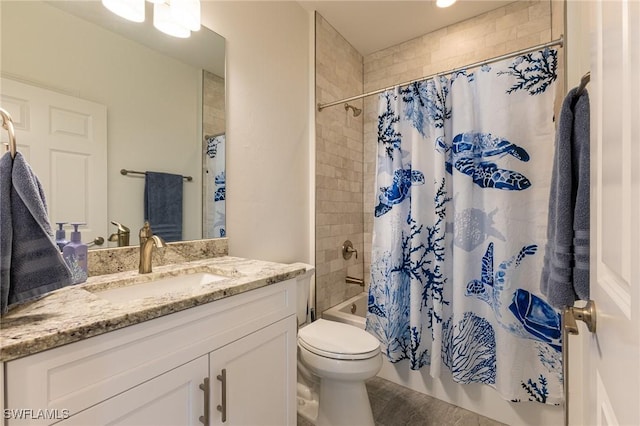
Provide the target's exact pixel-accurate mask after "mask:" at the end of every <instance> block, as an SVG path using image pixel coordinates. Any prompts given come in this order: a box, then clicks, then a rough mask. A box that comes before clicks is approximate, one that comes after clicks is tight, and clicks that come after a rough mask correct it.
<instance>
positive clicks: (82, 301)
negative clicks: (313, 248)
mask: <svg viewBox="0 0 640 426" xmlns="http://www.w3.org/2000/svg"><path fill="white" fill-rule="evenodd" d="M306 266H307V265H305V264H302V263H295V264H290V265H287V264H280V263H272V262H265V261H258V260H249V259H243V258H238V257H229V256H223V257H216V258H211V259H205V260H197V261H193V262H186V263H180V264H175V265H166V266H157V267H154V271H153V272H152V273H150V274H144V275H141V274H139V273H138V271H126V272H120V273H115V274H109V275H101V276H95V277H90V278H89V279H88V280H87V282H85V283H83V284H79V285H76V286H69V287H65V288H62V289H59V290H56V291H53V292H51V293H49V294H47V295H45V296H43V297H41V298H39V299H37V300H34V301H31V302H27V303H25V304H22V305H19V306H16V307H15V308H13V309H11V310H10V311H9V313H8V314H7V315H5V316H4V317H2V318H1V319H0V362H2V361H10V360H12V359H16V358H20V357H24V356H27V355H31V354H34V353H37V352H41V351H44V350H47V349H52V348H55V347H58V346H62V345H64V344H67V343H72V342H76V341H79V340H82V339H86V338H88V337H92V336H97V335H100V334H103V333H106V332H109V331H113V330H117V329H120V328H123V327H126V326H129V325H134V324H138V323H140V322H143V321H147V320H150V319H153V318H157V317H160V316H163V315H167V314H171V313H173V312H178V311H182V310H184V309H189V308H192V307H194V306H198V305H202V304H205V303H209V302H213V301H214V300H219V299H223V298H225V297H229V296H233V295H236V294H240V293H243V292H245V291H249V290H253V289H256V288H260V287H264V286H267V285H270V284H275V283H278V282H281V281H285V280H288V279H290V278H294V277H296V276H298V275H301V274H303V273H304V272H305V270H306ZM195 272H209V273H212V274H217V275H223V276H224V277H228V278H225V279H222V280H220V281H216V282H213V283H210V284H204V285H200V286H199V287H196V288H190V289H186V290H180V291H178V290H176V291H174V290H172V291H171V292H170V293H164V294H162V295H157V296H149V297H145V298H141V299H134V300H128V301H124V302H118V303H115V302H114V303H112V302H110V301H109V300H107V299H106V298H101V297H100V296H99V294H100V293H99V292H100V290H104V289H107V288H109V289H111V288H114V287H122V286H128V285H133V284H139V283H144V282H148V281H152V280H156V279H159V278H164V277H170V276H177V275H181V274H188V273H195Z"/></svg>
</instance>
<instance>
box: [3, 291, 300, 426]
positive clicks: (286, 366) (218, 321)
mask: <svg viewBox="0 0 640 426" xmlns="http://www.w3.org/2000/svg"><path fill="white" fill-rule="evenodd" d="M295 291H296V282H295V280H288V281H284V282H281V283H277V284H273V285H269V286H265V287H262V288H259V289H255V290H251V291H247V292H244V293H242V294H239V295H235V296H232V297H227V298H224V299H221V300H218V301H215V302H211V303H208V304H205V305H201V306H197V307H194V308H191V309H187V310H184V311H180V312H177V313H174V314H170V315H166V316H163V317H159V318H156V319H153V320H149V321H146V322H143V323H139V324H137V325H134V326H130V327H126V328H123V329H120V330H116V331H112V332H109V333H105V334H101V335H99V336H96V337H92V338H89V339H85V340H82V341H79V342H76V343H71V344H68V345H65V346H61V347H58V348H55V349H50V350H47V351H44V352H40V353H37V354H34V355H31V356H27V357H24V358H20V359H17V360H13V361H9V362H7V363H6V364H5V366H6V377H5V380H6V389H7V393H6V402H7V404H6V407H5V408H6V409H8V410H12V409H13V410H16V409H26V410H27V411H25V412H23V414H26V416H25V415H22V416H21V417H22V418H17V417H18V416H12V418H10V419H6V420H5V422H6V425H8V426H13V425H23V424H37V425H43V424H54V423H58V424H59V425H61V426H62V425H64V426H68V425H102V424H117V425H136V426H138V425H200V424H203V423H206V424H210V425H217V424H221V425H222V424H223V425H241V424H251V425H278V426H280V425H295V422H296V406H295V392H296V342H295V339H296V316H295V307H296V306H295V303H296V294H295ZM223 371H224V373H223ZM223 375H224V376H225V379H226V380H224V383H223V381H222V380H218V376H220V378H221V379H222V376H223ZM205 379H208V387H207V386H205V383H206V382H205ZM223 391H224V392H223ZM207 395H208V399H206V396H207ZM223 400H224V401H223ZM218 406H220V407H219V408H218ZM207 408H208V411H207ZM28 410H31V412H30V411H28ZM223 411H226V412H225V413H224V414H226V419H225V420H226V421H225V422H222V414H223ZM35 414H38V415H40V417H39V418H33V415H35ZM47 417H48V418H47ZM66 417H68V418H66ZM207 422H208V423H207Z"/></svg>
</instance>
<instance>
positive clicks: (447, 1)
mask: <svg viewBox="0 0 640 426" xmlns="http://www.w3.org/2000/svg"><path fill="white" fill-rule="evenodd" d="M455 2H456V0H436V6H438V7H449V6H451V5H452V4H454V3H455Z"/></svg>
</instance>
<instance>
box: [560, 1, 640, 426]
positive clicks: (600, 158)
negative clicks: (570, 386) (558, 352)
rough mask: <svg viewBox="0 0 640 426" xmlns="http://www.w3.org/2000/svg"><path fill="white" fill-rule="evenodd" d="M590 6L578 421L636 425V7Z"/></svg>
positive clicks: (639, 58)
mask: <svg viewBox="0 0 640 426" xmlns="http://www.w3.org/2000/svg"><path fill="white" fill-rule="evenodd" d="M591 4H592V7H593V10H592V16H593V19H594V23H593V24H594V25H593V27H592V30H593V31H592V35H593V37H592V43H593V45H592V65H591V76H592V78H591V84H590V86H589V92H590V95H591V115H592V117H591V129H592V130H591V131H592V135H591V153H592V154H591V155H592V157H591V160H592V169H591V170H592V175H591V182H592V210H591V211H592V221H591V224H592V226H591V241H592V246H593V248H592V255H591V271H592V272H591V299H593V300H594V301H595V302H596V306H597V330H596V334H595V335H593V336H589V337H588V339H589V340H590V342H589V346H590V349H589V354H588V358H589V359H588V362H587V363H586V371H585V374H586V375H587V376H586V377H589V379H590V380H589V390H588V392H589V403H588V404H587V406H586V407H585V414H586V416H585V419H586V420H587V421H589V422H590V423H591V424H596V425H640V294H639V290H640V250H639V245H640V2H638V1H637V0H625V1H623V0H613V1H598V2H592V3H591ZM572 392H573V393H576V390H572Z"/></svg>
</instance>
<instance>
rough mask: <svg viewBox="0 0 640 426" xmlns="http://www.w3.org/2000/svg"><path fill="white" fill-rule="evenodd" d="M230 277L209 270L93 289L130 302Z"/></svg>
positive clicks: (187, 289)
mask: <svg viewBox="0 0 640 426" xmlns="http://www.w3.org/2000/svg"><path fill="white" fill-rule="evenodd" d="M226 279H228V277H225V276H222V275H216V274H211V273H209V272H197V273H193V274H185V275H177V276H174V277H167V278H159V279H157V280H153V281H148V282H144V283H140V284H132V285H128V286H124V287H115V288H107V289H101V290H96V291H92V293H93V294H95V295H96V296H98V297H100V298H102V299H106V300H109V301H110V302H114V303H121V302H128V301H131V300H136V299H144V298H146V297H158V296H163V295H167V294H171V293H189V292H191V291H192V290H194V289H197V288H199V287H201V286H203V285H206V284H211V283H214V282H217V281H223V280H226Z"/></svg>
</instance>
